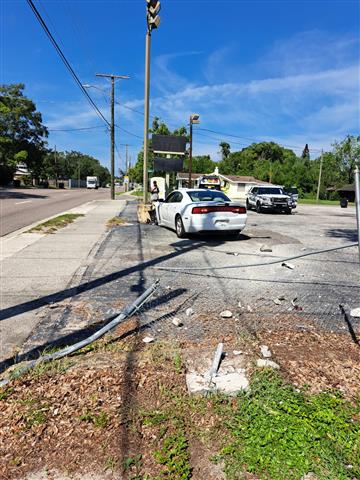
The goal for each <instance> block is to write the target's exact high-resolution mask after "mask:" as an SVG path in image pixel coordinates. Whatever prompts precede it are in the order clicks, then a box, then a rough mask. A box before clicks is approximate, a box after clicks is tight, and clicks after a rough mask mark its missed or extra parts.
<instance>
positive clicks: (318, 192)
mask: <svg viewBox="0 0 360 480" xmlns="http://www.w3.org/2000/svg"><path fill="white" fill-rule="evenodd" d="M323 156H324V151H323V150H321V156H320V168H319V179H318V187H317V193H316V201H317V202H318V201H319V198H320V186H321V175H322V166H323Z"/></svg>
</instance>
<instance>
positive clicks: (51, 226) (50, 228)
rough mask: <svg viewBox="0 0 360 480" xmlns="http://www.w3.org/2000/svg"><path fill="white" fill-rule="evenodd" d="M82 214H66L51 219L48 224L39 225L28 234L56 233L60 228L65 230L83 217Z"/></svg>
mask: <svg viewBox="0 0 360 480" xmlns="http://www.w3.org/2000/svg"><path fill="white" fill-rule="evenodd" d="M83 216H84V215H83V214H82V213H65V214H64V215H59V216H58V217H55V218H51V219H50V220H47V221H46V222H43V223H39V224H38V225H36V226H35V227H33V228H31V229H30V230H28V231H27V233H55V232H56V231H57V230H59V228H64V227H66V225H69V224H70V223H73V222H74V220H76V219H77V218H79V217H83Z"/></svg>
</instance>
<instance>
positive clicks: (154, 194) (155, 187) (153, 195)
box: [150, 180, 160, 202]
mask: <svg viewBox="0 0 360 480" xmlns="http://www.w3.org/2000/svg"><path fill="white" fill-rule="evenodd" d="M150 192H151V201H152V202H156V201H157V200H159V193H160V190H159V187H158V184H157V181H156V180H154V181H153V187H152V189H151V191H150Z"/></svg>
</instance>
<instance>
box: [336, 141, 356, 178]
mask: <svg viewBox="0 0 360 480" xmlns="http://www.w3.org/2000/svg"><path fill="white" fill-rule="evenodd" d="M333 147H334V149H333V153H334V155H335V156H336V158H337V159H338V160H339V161H340V169H341V172H342V173H343V175H344V178H345V179H346V180H345V181H347V182H348V183H352V182H353V181H354V168H355V165H356V164H359V163H360V135H357V136H355V135H347V136H346V138H345V139H344V140H343V141H342V142H339V143H338V142H335V143H334V144H333Z"/></svg>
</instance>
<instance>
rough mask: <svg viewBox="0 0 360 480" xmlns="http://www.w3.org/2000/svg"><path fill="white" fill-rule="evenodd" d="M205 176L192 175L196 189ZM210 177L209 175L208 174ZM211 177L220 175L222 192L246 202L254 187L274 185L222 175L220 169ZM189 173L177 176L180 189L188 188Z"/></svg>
mask: <svg viewBox="0 0 360 480" xmlns="http://www.w3.org/2000/svg"><path fill="white" fill-rule="evenodd" d="M203 175H205V174H204V173H192V174H191V178H192V181H193V185H194V187H195V188H197V187H198V186H199V179H200V177H202V176H203ZM208 175H209V174H208ZM210 175H218V176H219V177H220V179H221V190H222V191H223V192H225V193H226V194H227V195H228V196H229V197H230V198H231V199H240V200H245V198H246V194H247V192H248V191H249V190H250V188H251V187H253V186H254V185H272V184H271V183H268V182H263V181H262V180H258V179H257V178H255V177H252V176H242V175H222V174H221V173H219V170H218V168H217V167H216V168H215V171H214V172H213V173H212V174H210ZM188 179H189V173H184V172H180V173H178V174H177V176H176V180H177V182H178V188H183V187H186V186H187V182H188Z"/></svg>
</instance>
